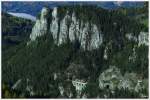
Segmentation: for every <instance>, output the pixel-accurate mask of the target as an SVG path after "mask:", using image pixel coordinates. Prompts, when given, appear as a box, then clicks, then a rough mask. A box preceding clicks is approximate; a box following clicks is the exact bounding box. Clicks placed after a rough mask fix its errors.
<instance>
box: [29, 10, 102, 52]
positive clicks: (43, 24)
mask: <svg viewBox="0 0 150 100" xmlns="http://www.w3.org/2000/svg"><path fill="white" fill-rule="evenodd" d="M47 14H48V10H47V8H43V9H42V12H41V16H40V19H38V20H37V21H36V24H35V25H34V27H33V29H32V33H31V35H30V39H31V40H32V41H34V40H36V38H37V37H38V36H41V35H44V34H46V33H47V31H48V29H50V30H49V32H50V33H51V34H52V36H53V39H54V42H55V43H56V44H57V45H60V44H62V43H64V42H66V41H67V40H70V41H71V42H73V41H75V40H78V41H79V42H80V44H81V48H83V49H86V50H92V49H96V48H98V47H99V46H100V45H101V44H102V42H103V36H102V34H101V32H100V31H99V28H98V27H97V25H96V24H92V23H91V24H90V22H84V23H83V21H82V19H78V18H76V14H75V12H73V13H72V15H71V16H70V15H69V14H68V12H67V13H66V15H65V16H64V18H63V19H62V20H60V26H59V22H58V21H59V18H58V9H57V8H54V9H53V11H52V21H51V22H47V21H48V20H47V18H46V17H45V16H46V15H47ZM79 22H80V23H79ZM48 23H50V28H48V27H47V24H48ZM79 24H80V25H79ZM79 26H80V27H79ZM90 26H91V27H90Z"/></svg>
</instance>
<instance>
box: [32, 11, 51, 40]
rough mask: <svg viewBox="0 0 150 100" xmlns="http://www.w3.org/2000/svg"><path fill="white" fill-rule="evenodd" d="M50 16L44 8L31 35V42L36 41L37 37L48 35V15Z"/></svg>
mask: <svg viewBox="0 0 150 100" xmlns="http://www.w3.org/2000/svg"><path fill="white" fill-rule="evenodd" d="M47 14H48V9H47V8H43V9H42V11H41V16H40V19H37V20H36V23H35V25H34V27H33V29H32V33H31V34H30V39H31V41H34V40H35V39H36V38H37V37H39V36H42V35H44V34H46V32H47V31H48V30H47V25H48V24H47V23H48V22H47V18H46V15H47Z"/></svg>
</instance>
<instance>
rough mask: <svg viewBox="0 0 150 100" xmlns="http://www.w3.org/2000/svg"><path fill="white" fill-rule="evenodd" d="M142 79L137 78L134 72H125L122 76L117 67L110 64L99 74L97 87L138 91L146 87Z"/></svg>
mask: <svg viewBox="0 0 150 100" xmlns="http://www.w3.org/2000/svg"><path fill="white" fill-rule="evenodd" d="M144 80H145V79H140V78H138V77H137V74H136V73H125V75H124V76H123V75H122V74H121V72H120V70H119V69H118V68H116V67H115V66H110V68H109V69H107V70H105V71H104V72H103V73H101V74H100V76H99V87H100V89H105V88H109V89H110V90H112V91H113V90H114V89H115V88H118V89H122V88H123V89H129V90H132V91H136V92H140V91H141V90H142V89H146V87H147V86H146V85H145V84H144ZM146 80H147V79H146ZM141 94H142V93H141Z"/></svg>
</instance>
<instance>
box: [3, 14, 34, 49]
mask: <svg viewBox="0 0 150 100" xmlns="http://www.w3.org/2000/svg"><path fill="white" fill-rule="evenodd" d="M2 25H3V26H2V47H3V49H5V50H6V49H8V48H7V47H11V46H12V45H16V44H18V43H20V42H22V41H24V40H27V39H28V37H29V33H30V32H31V30H32V26H33V22H32V21H30V20H26V19H22V18H17V17H14V16H11V15H9V14H7V13H4V12H2Z"/></svg>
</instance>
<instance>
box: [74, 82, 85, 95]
mask: <svg viewBox="0 0 150 100" xmlns="http://www.w3.org/2000/svg"><path fill="white" fill-rule="evenodd" d="M72 84H73V86H75V88H76V91H77V93H78V95H80V94H81V92H82V90H83V89H84V88H85V87H86V84H87V82H85V81H84V80H78V79H76V80H73V81H72Z"/></svg>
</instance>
